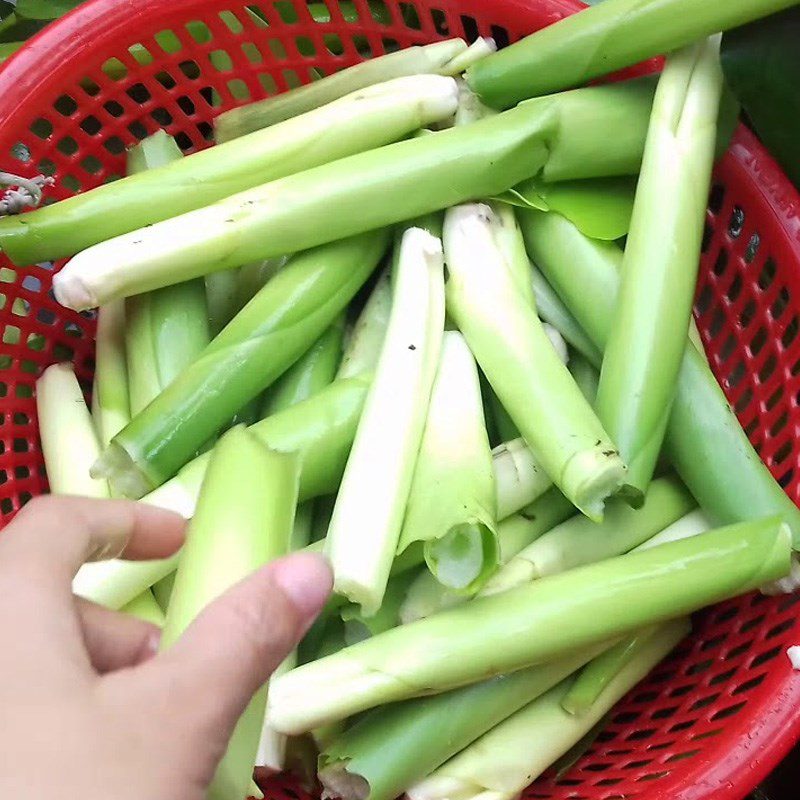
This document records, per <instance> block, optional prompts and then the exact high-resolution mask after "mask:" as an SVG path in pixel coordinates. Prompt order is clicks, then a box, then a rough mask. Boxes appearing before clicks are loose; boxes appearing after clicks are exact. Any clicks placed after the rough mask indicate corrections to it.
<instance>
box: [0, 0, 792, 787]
mask: <svg viewBox="0 0 800 800" xmlns="http://www.w3.org/2000/svg"><path fill="white" fill-rule="evenodd" d="M700 5H702V14H701V13H700V11H699V10H698V9H699V7H700ZM785 5H787V3H786V2H779V1H778V0H775V1H773V2H767V0H758V1H756V0H748V1H746V0H737V1H736V2H732V1H729V2H727V3H725V4H724V7H723V5H722V4H718V3H704V4H699V3H697V2H690V1H689V0H669V2H667V1H666V0H665V2H662V3H659V4H650V5H647V4H641V3H634V2H633V1H632V0H606V2H605V3H603V4H602V5H600V6H595V7H593V8H590V9H587V10H585V11H583V12H581V13H579V14H576V15H575V16H574V17H571V18H569V19H567V20H564V21H563V22H561V23H558V24H556V25H553V26H552V27H551V28H548V29H545V30H544V31H541V32H539V33H537V34H534V35H533V36H532V37H530V39H529V40H525V41H523V42H521V43H519V44H517V45H514V46H513V47H511V48H509V49H508V50H505V51H501V52H498V53H495V52H494V47H493V44H492V43H491V42H489V41H484V40H479V41H478V42H476V43H475V44H473V45H471V46H469V47H468V46H467V44H466V43H465V42H463V41H461V40H450V41H446V42H440V43H438V44H435V45H430V46H427V47H414V48H410V49H408V50H403V51H399V52H396V53H393V54H391V55H389V56H385V57H382V58H378V59H375V60H373V61H369V62H365V63H364V64H362V65H359V66H357V67H353V68H351V69H348V70H344V71H343V72H341V73H338V74H337V75H335V76H331V77H327V78H323V79H321V80H319V81H317V82H316V83H313V84H311V85H309V86H306V87H302V88H300V89H297V90H294V91H292V92H290V93H288V94H286V95H281V96H279V97H276V98H271V99H268V100H265V101H262V102H257V103H254V104H252V105H250V106H245V107H242V108H239V109H235V110H232V111H229V112H227V113H226V114H224V115H223V116H222V117H220V118H219V120H218V123H217V125H218V127H217V132H218V140H219V144H218V145H217V146H216V147H213V148H210V149H208V150H206V151H203V152H199V153H195V154H192V155H189V156H186V157H184V156H183V154H182V153H181V151H180V149H179V148H178V147H177V146H176V145H175V142H174V141H173V140H172V139H171V138H170V137H169V136H168V135H167V134H166V133H160V134H156V135H155V136H152V137H150V138H149V139H146V140H145V141H143V142H141V143H140V144H139V145H137V146H136V147H134V148H133V149H132V150H131V151H130V153H129V175H128V177H126V178H124V179H121V180H119V181H117V182H115V183H112V184H109V185H105V186H102V187H100V188H97V189H94V190H92V191H89V192H86V193H85V194H82V195H78V196H76V197H73V198H71V199H69V200H64V201H62V202H60V203H56V204H53V205H51V206H48V207H46V208H42V209H38V210H35V211H32V212H29V213H26V214H25V215H24V216H17V217H9V218H6V219H4V220H2V221H0V249H2V250H3V252H5V253H6V254H7V255H8V256H9V257H10V258H11V259H12V260H13V261H14V262H15V263H18V264H27V263H35V262H39V261H42V260H46V259H56V258H62V257H69V256H71V257H72V258H71V260H70V261H69V262H68V263H67V265H66V266H65V267H64V268H63V270H62V271H61V272H60V273H58V274H57V275H56V277H55V279H54V290H55V295H56V297H57V299H58V300H59V302H61V303H62V304H63V305H65V306H66V307H68V308H71V309H76V310H83V309H88V308H94V307H98V308H99V318H98V330H97V359H96V361H97V370H96V376H95V382H94V387H93V393H92V402H91V410H90V408H89V407H87V405H86V403H85V401H84V395H83V393H82V391H81V387H80V385H79V384H78V382H77V379H76V377H75V374H74V372H73V371H72V368H71V366H70V365H68V364H58V365H54V366H52V367H50V368H49V369H47V370H46V371H45V372H44V374H43V375H42V376H41V378H40V380H39V383H38V387H37V403H38V410H39V424H40V430H41V436H42V444H43V450H44V455H45V461H46V466H47V471H48V476H49V480H50V485H51V487H52V491H53V492H57V493H63V494H76V495H84V496H91V497H109V496H126V497H130V498H133V499H137V500H140V501H141V502H144V503H150V504H154V505H159V506H162V507H164V508H169V509H173V510H176V511H178V512H179V513H181V514H183V515H184V516H185V517H186V518H188V519H191V522H190V525H189V533H188V537H187V542H186V544H185V546H184V548H183V550H182V551H181V552H180V553H179V554H178V555H176V556H175V557H173V558H171V559H168V560H165V561H153V562H141V563H136V564H132V563H127V562H124V561H110V562H104V563H99V564H91V565H87V566H85V567H84V568H83V569H81V571H80V572H79V574H78V576H77V578H76V580H75V585H74V590H75V592H76V593H77V594H79V595H82V596H84V597H87V598H90V599H92V600H95V601H97V602H100V603H103V604H105V605H107V606H109V607H111V608H115V609H125V610H127V611H129V612H130V613H134V614H139V615H141V616H144V617H145V618H147V619H150V620H153V621H155V622H157V623H158V624H162V625H163V626H164V639H163V646H164V647H169V646H170V644H171V643H172V642H174V641H175V639H176V638H178V637H179V636H180V634H181V632H182V631H183V630H184V628H185V627H186V626H187V625H188V624H189V623H190V622H191V620H192V619H193V618H194V617H195V616H196V615H197V614H198V613H199V612H200V611H201V610H202V608H203V607H204V606H205V605H206V604H207V603H209V602H210V601H211V600H213V599H214V598H215V597H216V596H218V595H219V594H220V593H221V592H222V591H224V590H225V589H226V588H227V587H228V586H230V585H232V584H233V583H234V582H236V581H238V580H240V579H241V578H242V577H244V576H245V575H247V574H248V573H249V572H251V571H253V570H255V569H256V568H258V567H259V566H260V565H262V564H264V563H265V562H267V561H269V560H270V559H273V558H277V557H279V556H280V555H282V554H284V553H287V552H290V551H293V550H298V549H303V548H307V549H310V550H316V551H319V552H324V553H325V554H326V555H327V556H328V558H329V559H330V562H331V565H332V567H333V571H334V575H335V585H334V596H333V597H332V598H331V601H330V602H329V603H328V606H327V607H326V609H325V611H324V613H323V615H322V616H321V618H320V619H319V620H318V622H317V623H316V624H315V625H314V627H313V628H312V629H311V631H309V633H308V635H307V636H306V638H305V639H304V641H303V642H302V643H301V645H300V647H299V648H298V650H297V652H295V653H293V654H292V655H291V656H290V657H289V658H288V659H287V661H286V662H285V663H284V664H283V665H282V666H281V668H280V669H279V670H278V672H277V673H276V674H275V675H274V676H273V678H272V679H271V682H270V685H269V686H268V687H264V690H263V691H262V692H260V693H259V695H258V696H257V697H256V698H254V700H253V702H252V704H251V705H250V707H249V708H248V710H247V712H246V713H245V715H244V716H243V717H242V720H241V721H240V724H239V726H238V727H237V731H236V734H235V736H234V738H233V740H232V743H231V746H230V748H229V750H228V753H227V754H226V756H225V758H224V759H223V762H222V764H221V766H220V768H219V770H218V773H217V776H216V778H215V780H214V784H213V786H212V789H211V792H210V796H211V797H213V798H216V797H220V798H222V797H224V798H226V800H230V799H231V798H235V797H244V795H245V794H246V793H247V792H248V790H251V791H255V790H254V789H253V787H252V784H251V778H252V771H253V766H254V765H257V766H261V767H268V768H270V769H274V770H280V769H284V768H286V766H287V765H289V764H293V763H295V762H296V759H294V757H293V754H295V753H296V752H297V751H298V746H299V744H300V743H302V742H304V741H305V742H308V741H309V740H311V741H313V742H314V744H315V745H316V747H317V748H318V751H319V760H318V764H317V772H318V777H319V780H320V781H321V782H322V785H323V787H324V790H325V793H326V795H327V796H329V797H339V798H343V799H344V800H391V798H393V797H396V796H398V795H400V794H403V793H407V794H408V795H409V797H411V798H412V799H413V800H473V798H481V800H505V798H513V797H515V796H516V795H517V794H519V792H520V791H521V790H523V789H524V788H525V786H526V785H527V784H528V783H530V781H531V780H532V779H534V778H535V777H536V776H538V775H539V774H541V773H542V772H543V771H544V770H546V769H547V768H548V767H549V766H550V765H551V764H553V762H555V761H557V760H558V759H559V758H560V757H561V756H562V755H563V754H564V753H565V752H567V751H569V750H570V749H571V748H572V747H573V746H574V745H575V744H576V742H579V741H585V740H586V737H587V735H589V734H591V733H592V732H593V731H596V730H597V726H598V724H600V723H601V721H602V720H603V719H604V718H605V717H606V716H607V714H608V712H609V710H610V709H611V707H612V706H613V705H614V704H615V703H616V702H617V701H618V700H619V699H620V698H621V697H623V695H625V693H626V692H627V691H628V690H629V689H631V687H633V686H634V685H635V684H636V683H637V682H638V681H639V680H641V679H642V678H643V677H644V676H645V675H647V673H648V672H649V671H650V670H651V669H652V668H653V667H654V666H655V665H656V664H657V663H658V662H659V661H660V660H661V659H663V658H664V657H666V656H667V655H668V654H669V653H670V652H671V651H672V650H673V649H674V648H675V647H676V646H678V645H679V643H680V641H681V640H682V639H683V638H684V637H685V636H686V635H687V633H688V632H689V630H690V622H689V618H690V615H691V614H692V613H693V612H695V611H697V610H698V609H701V608H703V607H704V606H707V605H709V604H713V603H716V602H718V601H721V600H723V599H726V598H730V597H733V596H736V595H739V594H742V593H745V592H749V591H751V590H756V589H759V588H761V589H763V590H764V591H770V592H778V591H791V590H792V589H793V588H794V585H795V583H796V581H797V566H796V564H795V563H794V556H793V552H794V550H795V545H796V544H797V543H798V537H799V536H800V512H798V510H797V509H796V508H795V507H794V505H793V504H792V503H791V502H790V501H789V500H788V498H787V497H786V496H785V494H784V493H783V491H782V490H781V488H780V486H778V484H777V483H776V482H775V480H774V479H773V477H772V476H771V474H770V473H769V472H768V471H767V469H766V468H765V467H764V466H763V464H762V462H761V461H760V459H759V458H758V456H757V454H756V453H755V452H754V450H753V448H752V447H751V445H750V443H749V441H748V440H747V437H746V436H745V434H744V433H743V431H742V429H741V428H740V427H739V425H738V423H737V421H736V419H735V417H734V416H733V415H732V414H731V412H730V409H729V408H728V406H727V404H726V401H725V397H724V395H723V393H722V391H721V390H720V388H719V386H718V385H717V383H716V381H715V379H714V376H713V375H712V373H711V371H710V369H709V367H708V365H707V363H706V361H705V359H704V356H703V353H702V349H701V347H699V346H698V340H697V338H696V337H695V333H696V332H695V331H694V329H693V326H692V324H691V306H692V298H693V293H694V287H695V283H696V278H697V270H698V261H699V256H700V248H701V239H702V231H703V220H704V213H705V206H706V198H707V193H708V188H709V183H710V175H711V170H712V166H713V162H714V158H715V154H716V153H719V152H721V151H722V150H724V148H725V144H726V137H727V135H728V134H729V132H730V125H729V124H728V121H729V119H730V117H731V114H730V109H729V108H726V103H725V95H724V87H723V81H722V76H721V72H720V67H719V36H718V35H715V32H716V31H719V30H722V29H724V28H726V27H728V26H730V25H734V24H740V23H741V22H743V21H746V20H748V19H752V18H754V17H757V16H760V15H763V14H765V13H769V12H770V11H774V10H778V9H779V8H780V7H782V6H785ZM689 7H691V9H692V11H693V13H685V12H686V10H687V8H689ZM695 11H696V12H697V13H694V12H695ZM664 15H668V16H669V19H670V20H671V22H670V24H669V25H667V24H662V23H663V19H662V18H663V17H664ZM643 31H646V35H644V34H643V33H642V32H643ZM578 34H580V35H578ZM612 34H613V35H612ZM706 36H709V38H703V37H706ZM622 42H625V43H635V46H633V44H630V45H629V44H625V45H623V44H621V43H622ZM565 43H566V44H565ZM575 48H586V51H587V52H590V53H591V56H592V61H591V64H590V65H589V66H586V59H585V58H583V57H582V55H581V52H574V51H575ZM665 51H670V55H669V57H668V58H667V61H666V66H665V68H664V70H663V72H662V73H661V74H660V76H650V77H646V78H639V79H635V80H630V81H625V82H620V83H613V84H608V85H599V86H592V87H591V88H573V87H575V86H579V85H580V84H581V83H583V82H584V81H586V80H587V79H590V78H594V77H597V76H598V75H600V74H601V73H602V71H603V70H604V69H611V68H617V67H621V66H625V65H628V64H630V63H632V62H633V61H635V60H638V59H639V58H642V57H646V56H649V55H653V54H657V53H661V52H665ZM601 65H602V67H601ZM567 67H569V68H567ZM579 67H580V70H579V72H576V71H575V70H576V69H578V68H579ZM465 71H466V72H465ZM531 76H534V78H535V80H533V79H532V78H531ZM545 93H547V94H545ZM532 95H538V96H535V97H533V96H532Z"/></svg>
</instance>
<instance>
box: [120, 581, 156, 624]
mask: <svg viewBox="0 0 800 800" xmlns="http://www.w3.org/2000/svg"><path fill="white" fill-rule="evenodd" d="M120 610H121V611H122V613H123V614H129V615H130V616H132V617H136V618H137V619H141V620H143V621H144V622H150V623H152V624H153V625H158V627H159V628H161V627H163V625H164V620H165V619H166V618H165V616H164V612H163V611H162V609H161V606H160V605H159V604H158V603H157V602H156V598H155V597H154V596H153V593H152V592H151V591H150V589H147V591H144V592H142V593H141V594H140V595H139V596H138V597H134V598H133V600H131V601H130V603H128V604H127V605H125V606H123V607H122V609H120Z"/></svg>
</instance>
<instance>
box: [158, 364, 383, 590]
mask: <svg viewBox="0 0 800 800" xmlns="http://www.w3.org/2000/svg"><path fill="white" fill-rule="evenodd" d="M369 384H370V378H369V377H363V376H362V377H361V378H349V379H340V380H337V381H336V382H334V383H333V384H331V386H329V387H328V388H327V389H323V390H322V391H321V392H320V393H319V394H317V395H315V396H314V397H311V398H309V399H308V400H305V401H304V402H302V403H298V404H297V405H296V406H292V407H290V408H287V409H286V410H284V411H281V412H280V413H278V414H275V415H273V416H271V417H267V419H265V420H262V421H261V422H257V423H256V424H255V425H252V426H250V428H248V430H249V432H250V433H252V434H253V435H254V436H255V437H256V438H258V439H260V440H261V441H262V442H264V443H265V444H266V445H267V446H268V447H269V448H270V449H272V450H277V451H279V452H286V453H297V454H298V456H299V458H300V500H301V501H304V500H310V499H313V498H315V497H321V496H323V495H329V494H332V493H333V492H335V491H336V490H337V489H338V487H339V483H340V481H341V479H342V473H343V472H344V468H345V464H346V462H347V456H348V453H349V452H350V448H351V446H352V444H353V438H354V437H355V433H356V427H357V425H358V421H359V419H360V418H361V412H362V410H363V408H364V400H365V398H366V396H367V390H368V389H369ZM208 461H209V454H208V453H204V454H203V455H201V456H198V457H197V458H195V459H194V460H193V461H190V462H189V463H188V464H187V465H186V466H185V467H183V468H182V469H181V470H180V471H179V472H178V474H177V475H176V476H175V477H174V478H172V479H171V480H169V481H167V482H166V483H165V484H163V486H160V487H159V488H158V489H156V490H155V491H153V492H151V493H150V494H148V495H147V496H146V497H144V498H143V502H145V503H148V504H149V505H155V506H159V507H161V508H166V509H169V510H171V511H175V512H177V513H178V514H181V515H182V516H183V517H185V518H186V519H190V518H191V517H192V516H193V514H194V510H195V506H196V504H197V497H198V494H199V492H200V485H201V484H202V482H203V477H204V476H205V473H206V470H207V468H208ZM145 588H146V587H145Z"/></svg>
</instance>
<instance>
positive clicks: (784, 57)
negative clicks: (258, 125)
mask: <svg viewBox="0 0 800 800" xmlns="http://www.w3.org/2000/svg"><path fill="white" fill-rule="evenodd" d="M798 42H800V8H798V7H797V6H795V7H793V8H789V9H787V10H786V11H782V12H781V13H779V14H774V15H772V16H771V17H766V18H764V19H761V20H758V21H757V22H753V23H751V24H750V25H745V26H743V27H741V28H736V29H734V30H732V31H729V32H728V33H726V34H725V35H724V37H723V39H722V67H723V70H724V72H725V78H726V80H727V81H728V84H729V86H730V87H731V89H732V90H733V92H734V93H735V94H736V96H737V97H738V99H739V102H740V103H741V104H742V106H743V107H744V109H745V111H746V112H747V115H748V116H749V118H750V121H751V122H752V125H753V127H754V128H755V130H756V133H758V135H759V136H760V137H761V139H762V140H763V142H764V144H765V145H766V146H767V147H768V148H769V150H770V152H771V153H772V155H773V156H775V158H776V159H777V160H778V162H779V163H780V164H781V166H782V167H783V169H784V170H785V171H786V174H787V175H788V176H789V178H790V179H791V180H792V181H793V182H794V184H795V185H796V186H800V93H799V92H798V91H797V86H798V83H800V47H799V46H798Z"/></svg>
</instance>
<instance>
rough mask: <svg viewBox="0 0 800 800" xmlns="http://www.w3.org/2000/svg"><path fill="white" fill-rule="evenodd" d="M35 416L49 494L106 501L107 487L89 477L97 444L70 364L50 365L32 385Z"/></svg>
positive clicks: (105, 484) (89, 415) (93, 428)
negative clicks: (34, 386) (34, 395)
mask: <svg viewBox="0 0 800 800" xmlns="http://www.w3.org/2000/svg"><path fill="white" fill-rule="evenodd" d="M36 412H37V415H38V421H39V438H40V439H41V442H42V455H43V457H44V465H45V469H46V470H47V480H48V483H49V484H50V492H51V493H52V494H65V495H78V496H80V497H98V498H106V497H108V496H109V493H108V484H107V483H106V482H105V481H102V480H96V479H94V478H92V477H91V476H90V475H89V468H90V467H91V466H92V460H93V459H95V458H97V454H98V452H99V450H100V444H99V441H98V437H97V433H96V430H95V426H94V423H93V422H92V416H91V414H90V413H89V409H88V408H87V407H86V401H85V400H84V397H83V392H82V390H81V387H80V384H79V383H78V379H77V377H76V376H75V371H74V369H73V367H72V365H71V364H67V363H64V364H53V366H51V367H48V368H47V369H46V370H45V371H44V372H43V373H42V375H41V377H40V378H39V379H38V380H37V381H36Z"/></svg>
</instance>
